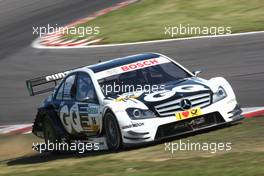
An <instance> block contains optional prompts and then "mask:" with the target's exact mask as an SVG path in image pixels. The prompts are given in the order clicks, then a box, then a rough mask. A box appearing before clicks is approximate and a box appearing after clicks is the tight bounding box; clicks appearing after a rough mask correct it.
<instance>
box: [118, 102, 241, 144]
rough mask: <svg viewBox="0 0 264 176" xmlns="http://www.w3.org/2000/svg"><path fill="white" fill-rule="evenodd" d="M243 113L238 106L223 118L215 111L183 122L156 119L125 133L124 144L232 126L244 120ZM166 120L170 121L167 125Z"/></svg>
mask: <svg viewBox="0 0 264 176" xmlns="http://www.w3.org/2000/svg"><path fill="white" fill-rule="evenodd" d="M241 113H242V111H241V109H240V107H239V106H238V105H236V106H235V107H234V108H233V109H232V110H230V111H229V112H227V114H228V117H223V116H222V114H221V113H220V112H218V111H214V112H210V113H207V114H204V115H202V116H197V117H194V118H190V119H185V120H181V121H175V120H174V121H171V120H169V119H170V118H157V119H155V122H156V123H155V122H154V121H153V119H152V122H150V121H147V120H145V122H144V126H142V127H140V128H131V129H129V130H126V131H123V142H124V143H127V144H133V143H134V144H136V143H145V142H151V141H159V140H162V139H165V138H170V137H175V136H180V135H184V134H188V133H193V132H197V131H200V130H204V129H208V128H212V127H216V126H221V125H224V124H232V123H235V122H237V121H240V120H243V119H244V117H243V116H242V115H241ZM165 119H167V120H168V121H167V123H166V122H165ZM158 120H160V121H161V120H163V123H159V122H158ZM155 126H156V127H155Z"/></svg>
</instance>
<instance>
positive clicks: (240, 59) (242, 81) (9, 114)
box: [0, 0, 264, 124]
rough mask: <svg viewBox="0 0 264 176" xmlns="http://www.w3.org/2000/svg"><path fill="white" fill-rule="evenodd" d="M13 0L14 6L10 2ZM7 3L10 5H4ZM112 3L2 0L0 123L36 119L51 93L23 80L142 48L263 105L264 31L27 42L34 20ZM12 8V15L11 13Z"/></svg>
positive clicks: (58, 18) (58, 19) (66, 17)
mask: <svg viewBox="0 0 264 176" xmlns="http://www.w3.org/2000/svg"><path fill="white" fill-rule="evenodd" d="M15 2H16V3H17V4H16V7H14V6H12V4H13V3H15ZM26 2H27V3H28V4H27V5H26V4H25V6H24V7H23V8H20V7H19V5H21V6H22V5H23V4H21V3H26ZM29 2H31V3H29ZM116 2H118V1H111V3H112V4H113V3H116ZM4 3H5V5H4ZM9 3H11V4H9ZM8 4H9V6H10V9H9V10H8V9H7V7H5V6H6V5H8ZM109 5H111V4H110V2H109V1H107V0H105V1H103V0H98V1H96V2H94V1H87V0H86V1H84V0H82V1H81V0H75V1H71V2H68V1H63V0H58V1H56V3H55V2H53V1H52V0H45V1H34V0H2V1H1V0H0V14H1V17H0V31H1V33H0V56H1V57H0V58H1V59H0V81H1V83H0V124H18V123H28V122H32V121H33V119H34V116H35V114H36V110H37V107H38V106H39V104H40V103H41V100H42V99H43V98H44V97H46V96H47V94H46V95H41V96H35V97H29V96H28V92H27V90H26V87H25V80H27V79H29V78H34V77H38V76H42V75H47V74H52V73H56V72H59V71H64V70H69V69H71V68H75V67H79V66H83V65H89V64H93V63H97V62H98V60H109V59H112V58H116V57H122V56H127V55H131V54H137V53H142V52H159V53H162V54H165V55H167V56H169V57H172V58H174V59H175V60H176V61H178V62H180V63H181V64H183V65H184V66H186V67H187V68H188V69H190V70H202V71H203V73H202V74H201V77H204V78H210V77H215V76H224V77H226V78H227V79H228V80H229V81H230V83H231V85H232V86H233V88H234V90H235V92H236V95H237V98H238V101H239V102H240V103H241V105H242V106H243V107H252V106H263V105H264V69H263V67H264V34H263V33H262V34H252V35H243V36H232V37H221V38H203V39H194V40H185V41H171V42H163V43H152V44H151V43H149V44H142V45H130V46H115V47H103V48H90V49H89V48H86V49H63V50H47V49H45V50H41V49H34V48H32V47H31V46H29V44H30V43H31V42H32V40H33V39H34V37H35V36H32V26H33V25H39V24H42V25H43V24H44V25H45V24H47V23H56V24H65V23H68V22H70V21H71V20H72V19H74V18H78V17H82V16H83V15H86V14H89V13H92V12H94V11H95V10H99V9H100V8H105V7H107V6H109ZM28 6H31V7H28ZM3 10H5V11H3ZM11 11H16V12H15V13H14V14H13V13H12V12H11ZM8 14H13V15H14V16H11V17H10V18H7V17H6V15H8ZM21 14H25V15H21ZM10 26H11V27H18V29H17V30H15V29H13V28H12V29H10ZM3 31H4V32H3ZM8 32H9V33H8ZM6 33H8V34H9V35H5V34H6ZM3 40H4V41H3ZM5 41H6V42H5Z"/></svg>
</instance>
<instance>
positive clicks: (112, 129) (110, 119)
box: [104, 112, 122, 151]
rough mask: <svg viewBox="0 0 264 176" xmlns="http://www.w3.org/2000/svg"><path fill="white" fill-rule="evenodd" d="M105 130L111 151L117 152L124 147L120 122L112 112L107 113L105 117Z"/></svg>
mask: <svg viewBox="0 0 264 176" xmlns="http://www.w3.org/2000/svg"><path fill="white" fill-rule="evenodd" d="M104 130H105V135H106V143H107V146H108V148H109V150H111V151H116V150H118V149H120V148H121V146H122V138H121V132H120V129H119V125H118V122H117V120H116V118H115V116H114V115H113V114H112V113H111V112H107V113H106V115H105V119H104Z"/></svg>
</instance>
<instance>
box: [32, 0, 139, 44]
mask: <svg viewBox="0 0 264 176" xmlns="http://www.w3.org/2000/svg"><path fill="white" fill-rule="evenodd" d="M137 1H138V0H129V1H124V2H120V3H118V4H116V5H114V6H111V7H108V8H106V9H103V10H100V11H98V12H95V13H93V14H92V15H89V16H88V17H85V18H81V19H78V20H76V21H74V22H72V23H70V24H67V25H65V26H64V28H66V27H68V28H70V27H73V26H76V25H80V24H83V23H86V22H88V21H91V20H94V19H95V18H97V17H99V16H102V15H105V14H107V13H109V12H112V11H114V10H118V9H120V8H123V7H125V6H128V5H129V4H132V3H134V2H137ZM101 40H102V38H95V37H88V38H87V39H82V40H78V39H65V38H64V35H63V34H61V33H57V32H54V33H49V34H46V35H44V36H43V37H38V38H37V39H35V40H34V41H33V42H32V44H31V45H32V47H33V48H50V47H56V48H60V47H80V46H87V45H92V44H97V43H99V42H100V41H101Z"/></svg>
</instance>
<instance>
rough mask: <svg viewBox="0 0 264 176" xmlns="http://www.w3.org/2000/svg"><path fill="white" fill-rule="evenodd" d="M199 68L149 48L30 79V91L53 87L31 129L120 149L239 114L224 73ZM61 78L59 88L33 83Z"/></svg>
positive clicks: (51, 136)
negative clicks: (204, 74)
mask: <svg viewBox="0 0 264 176" xmlns="http://www.w3.org/2000/svg"><path fill="white" fill-rule="evenodd" d="M197 74H198V72H194V73H192V72H190V71H188V70H187V69H186V68H184V67H183V66H182V65H180V64H179V63H177V62H175V61H174V60H173V59H170V58H168V57H166V56H164V55H161V54H156V53H147V54H138V55H133V56H128V57H123V58H118V59H114V60H110V61H107V62H101V63H98V64H95V65H91V66H85V67H82V68H77V69H73V70H71V71H67V72H63V73H57V74H54V75H49V76H43V77H39V78H35V79H32V80H28V81H27V87H28V90H29V92H30V95H36V94H40V93H44V92H47V91H50V90H53V93H52V94H51V95H50V96H48V98H47V99H45V100H44V102H43V103H42V105H41V107H40V108H39V109H38V114H37V116H36V119H35V122H34V125H33V133H34V134H35V135H37V136H39V137H42V138H44V139H45V141H46V142H48V141H62V140H63V141H71V140H87V139H89V138H90V137H95V138H96V137H98V138H100V137H105V140H106V143H107V146H108V148H109V149H110V150H117V149H119V148H120V147H122V146H123V145H124V144H129V145H131V144H139V143H145V142H150V141H156V140H161V139H164V138H168V137H172V136H177V135H182V134H186V133H190V132H194V131H198V130H202V129H205V128H210V127H214V126H218V125H222V124H226V123H228V124H229V123H233V122H236V121H239V120H242V119H243V116H242V115H241V109H240V107H239V105H238V103H237V101H236V97H235V94H234V92H233V90H232V87H231V86H230V84H229V83H228V82H227V81H226V79H224V78H222V77H216V78H212V79H210V80H205V79H202V78H200V77H198V76H197ZM61 79H62V80H61ZM58 80H61V81H60V83H59V84H58V85H56V86H55V89H54V88H48V89H43V90H40V89H39V88H38V90H36V88H35V87H38V86H40V85H43V84H50V83H57V81H58Z"/></svg>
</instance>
